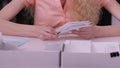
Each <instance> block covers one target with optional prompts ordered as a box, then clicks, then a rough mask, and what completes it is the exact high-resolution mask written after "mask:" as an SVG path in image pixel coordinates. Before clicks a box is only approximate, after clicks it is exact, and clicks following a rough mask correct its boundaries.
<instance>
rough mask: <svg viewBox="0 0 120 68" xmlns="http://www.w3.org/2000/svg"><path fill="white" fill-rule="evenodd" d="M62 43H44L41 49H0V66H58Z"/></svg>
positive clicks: (47, 67) (42, 67)
mask: <svg viewBox="0 0 120 68" xmlns="http://www.w3.org/2000/svg"><path fill="white" fill-rule="evenodd" d="M61 49H62V45H50V46H49V45H46V48H45V50H42V51H19V50H18V51H15V50H14V51H0V68H59V56H60V50H61Z"/></svg>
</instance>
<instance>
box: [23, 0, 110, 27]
mask: <svg viewBox="0 0 120 68" xmlns="http://www.w3.org/2000/svg"><path fill="white" fill-rule="evenodd" d="M22 1H23V2H24V4H25V6H29V5H34V6H35V22H34V23H35V25H46V26H51V27H53V28H57V27H59V26H61V25H63V24H65V23H66V22H68V21H70V16H71V15H70V10H71V5H72V4H71V2H72V0H66V4H65V7H64V9H63V8H62V5H61V1H60V0H22ZM108 1H109V0H101V2H100V5H101V6H104V5H105V4H106V3H107V2H108Z"/></svg>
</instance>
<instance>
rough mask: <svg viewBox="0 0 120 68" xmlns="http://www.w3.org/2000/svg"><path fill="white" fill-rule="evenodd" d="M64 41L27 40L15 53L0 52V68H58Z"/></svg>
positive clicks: (101, 40)
mask: <svg viewBox="0 0 120 68" xmlns="http://www.w3.org/2000/svg"><path fill="white" fill-rule="evenodd" d="M5 37H13V36H5ZM66 39H70V38H66ZM72 39H79V38H72ZM64 40H65V39H60V40H56V41H42V40H40V39H37V38H29V40H28V42H27V43H26V44H24V45H22V46H20V47H19V48H18V50H16V51H0V68H59V56H60V55H59V53H60V50H61V49H62V48H61V47H62V46H61V44H62V43H63V41H64ZM92 41H94V42H98V41H99V42H105V41H109V42H113V41H114V42H120V37H106V38H96V39H93V40H92ZM56 45H57V46H56ZM46 46H47V48H46ZM51 46H53V47H51ZM1 57H2V58H1ZM40 57H42V58H40ZM49 57H50V58H49ZM4 58H5V59H4ZM44 58H45V59H44ZM46 60H47V61H46ZM23 61H24V62H23ZM28 62H29V63H28ZM39 63H40V64H39ZM19 64H20V65H19ZM46 65H48V66H46ZM8 66H9V67H8Z"/></svg>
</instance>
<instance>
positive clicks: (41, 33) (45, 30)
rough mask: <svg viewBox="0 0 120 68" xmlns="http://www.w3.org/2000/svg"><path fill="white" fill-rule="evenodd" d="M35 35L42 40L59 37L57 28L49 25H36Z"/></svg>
mask: <svg viewBox="0 0 120 68" xmlns="http://www.w3.org/2000/svg"><path fill="white" fill-rule="evenodd" d="M33 33H34V35H35V36H36V37H38V38H40V39H42V40H54V39H57V35H56V33H55V30H54V29H53V28H51V27H49V26H35V28H34V31H33Z"/></svg>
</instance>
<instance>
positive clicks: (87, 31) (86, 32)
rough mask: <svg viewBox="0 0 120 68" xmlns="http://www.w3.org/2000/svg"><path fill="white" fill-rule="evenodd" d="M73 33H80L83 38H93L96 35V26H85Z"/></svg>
mask: <svg viewBox="0 0 120 68" xmlns="http://www.w3.org/2000/svg"><path fill="white" fill-rule="evenodd" d="M72 33H73V34H77V35H79V36H80V37H81V38H82V39H92V38H94V37H95V34H96V28H95V26H88V27H83V28H80V29H79V30H74V31H72Z"/></svg>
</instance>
